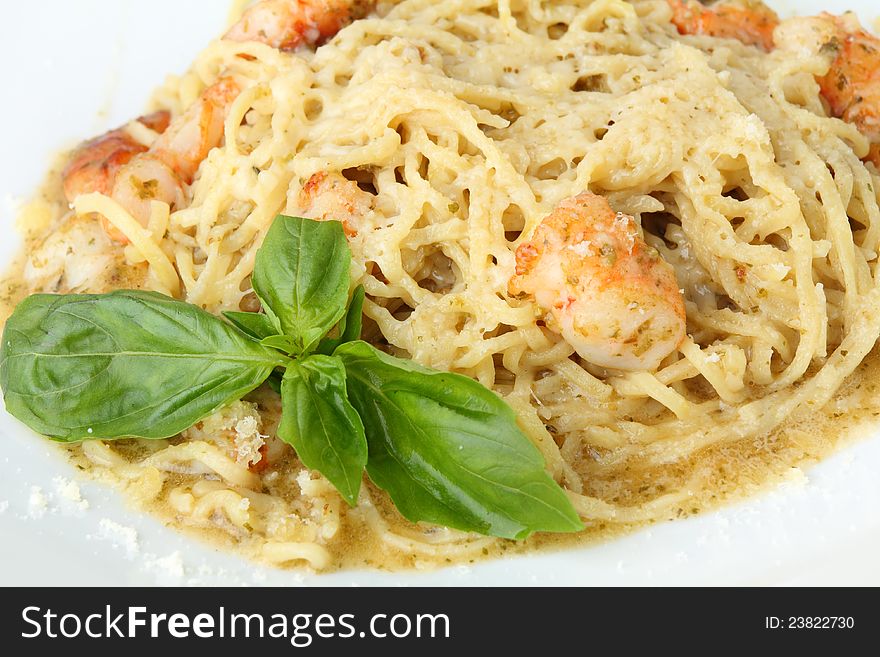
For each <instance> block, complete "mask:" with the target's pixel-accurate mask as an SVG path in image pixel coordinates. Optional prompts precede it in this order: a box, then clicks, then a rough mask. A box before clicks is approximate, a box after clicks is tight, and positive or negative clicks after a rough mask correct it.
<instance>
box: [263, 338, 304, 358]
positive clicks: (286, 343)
mask: <svg viewBox="0 0 880 657" xmlns="http://www.w3.org/2000/svg"><path fill="white" fill-rule="evenodd" d="M260 344H261V345H263V346H264V347H269V348H271V349H277V350H278V351H281V352H283V353H285V354H294V353H296V352H297V351H298V350H299V348H298V347H297V345H296V342H295V341H294V339H293V338H291V337H290V336H287V335H270V336H269V337H268V338H263V339H262V340H260Z"/></svg>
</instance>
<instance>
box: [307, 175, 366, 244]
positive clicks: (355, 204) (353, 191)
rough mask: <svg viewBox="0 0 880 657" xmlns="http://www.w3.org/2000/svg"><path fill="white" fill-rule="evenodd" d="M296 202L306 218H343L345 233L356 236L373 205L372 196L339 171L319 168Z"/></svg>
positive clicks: (339, 219) (323, 219) (321, 219)
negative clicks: (328, 171) (333, 171)
mask: <svg viewBox="0 0 880 657" xmlns="http://www.w3.org/2000/svg"><path fill="white" fill-rule="evenodd" d="M297 205H298V208H299V212H300V213H301V214H302V216H303V217H305V218H306V219H318V220H320V221H328V220H334V221H341V222H342V227H343V228H344V229H345V234H346V235H348V237H355V236H356V235H357V234H358V232H360V231H362V230H363V229H364V226H365V224H364V220H365V219H366V218H367V217H368V216H369V213H370V211H371V210H372V209H373V196H372V195H370V194H369V193H367V192H365V191H364V190H362V189H361V188H360V187H358V186H357V183H355V182H352V181H351V180H347V179H346V178H345V177H343V176H342V175H340V174H338V173H327V172H326V171H319V172H318V173H316V174H314V175H313V176H312V177H311V178H309V179H308V180H307V181H306V184H305V185H303V188H302V190H301V191H300V193H299V198H298V199H297Z"/></svg>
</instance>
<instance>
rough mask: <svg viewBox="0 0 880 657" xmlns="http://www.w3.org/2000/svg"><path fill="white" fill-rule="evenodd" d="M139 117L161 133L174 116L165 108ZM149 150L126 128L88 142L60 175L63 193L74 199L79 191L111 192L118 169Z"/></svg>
mask: <svg viewBox="0 0 880 657" xmlns="http://www.w3.org/2000/svg"><path fill="white" fill-rule="evenodd" d="M137 120H138V122H140V123H142V124H143V125H145V126H147V127H148V128H150V129H151V130H153V131H154V132H157V133H160V134H161V133H163V132H165V130H166V129H167V128H168V124H169V122H170V121H171V115H170V114H169V113H168V112H165V111H162V112H155V113H153V114H149V115H148V116H142V117H140V118H138V119H137ZM146 150H147V147H146V146H144V145H143V144H141V143H140V142H138V141H136V140H135V139H134V138H133V137H132V136H131V135H130V134H129V133H128V132H127V131H126V129H125V128H124V127H123V128H117V129H116V130H111V131H110V132H107V133H106V134H103V135H101V136H100V137H96V138H95V139H92V140H90V141H87V142H85V143H84V144H82V145H80V146H79V147H78V148H77V149H76V150H75V151H74V152H73V154H72V155H71V156H70V162H68V163H67V166H66V167H64V171H63V172H62V174H61V177H62V180H63V181H64V195H65V196H66V197H67V199H68V200H69V201H72V200H73V199H75V198H76V197H77V196H79V195H80V194H88V193H90V192H101V193H102V194H109V193H110V190H111V189H112V188H113V181H114V180H115V178H116V173H117V172H118V171H119V169H120V168H121V167H122V166H123V165H125V164H128V162H129V160H131V158H133V157H134V156H135V155H137V154H139V153H143V152H145V151H146Z"/></svg>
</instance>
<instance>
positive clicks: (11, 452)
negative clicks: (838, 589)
mask: <svg viewBox="0 0 880 657" xmlns="http://www.w3.org/2000/svg"><path fill="white" fill-rule="evenodd" d="M771 4H773V5H775V6H776V7H779V8H780V9H781V10H782V11H783V13H785V10H786V5H788V6H789V7H791V6H794V4H795V3H793V2H789V3H783V2H773V3H771ZM796 4H797V6H798V12H799V13H811V12H816V11H819V10H821V9H823V8H829V4H830V3H828V2H827V0H826V2H821V1H815V0H814V1H809V2H798V3H796ZM872 5H874V3H873V2H872V0H862V1H861V2H859V1H857V0H843V2H842V3H841V4H840V5H835V6H833V7H832V9H833V10H834V11H836V12H840V11H843V10H844V9H845V8H853V9H861V10H862V17H863V19H865V22H866V23H868V24H873V21H874V19H875V18H876V17H877V13H878V10H877V9H873V10H872V9H870V7H871V6H872ZM227 10H228V3H227V1H226V0H199V1H198V2H183V1H182V0H175V1H171V0H150V1H148V2H144V1H143V0H141V1H135V0H124V1H121V0H115V1H111V0H103V1H101V0H29V1H28V2H16V3H12V2H4V3H3V16H2V18H0V61H3V62H4V64H3V78H4V80H3V84H4V86H5V88H6V90H7V91H6V92H5V93H4V94H3V98H4V102H3V103H2V104H0V125H2V126H3V130H2V132H0V134H2V138H0V139H2V141H0V236H2V237H0V263H5V262H7V261H8V259H9V258H10V257H11V254H12V253H13V252H14V251H15V249H16V247H17V244H16V240H15V238H13V237H11V235H12V231H11V226H12V224H13V216H14V212H15V207H16V204H17V203H19V202H20V201H21V200H22V199H24V198H26V197H28V196H29V195H30V194H31V193H32V192H33V190H34V189H35V187H36V186H37V185H38V184H39V182H40V180H41V178H42V176H43V174H44V171H45V170H46V168H47V166H48V163H49V161H50V156H51V155H52V154H53V153H55V152H57V151H58V150H59V149H60V148H62V147H65V146H70V145H72V144H74V143H76V142H77V141H79V140H80V139H82V138H84V137H87V136H91V135H95V134H98V133H100V132H102V131H104V130H106V129H108V128H110V127H114V126H116V125H119V124H121V123H124V122H125V121H127V120H128V119H129V118H130V117H132V116H136V115H138V114H139V113H140V111H141V110H142V109H143V107H144V104H145V102H146V101H147V99H148V97H149V94H150V91H151V90H152V89H153V88H155V87H156V86H157V85H158V84H159V83H161V82H162V80H163V77H164V75H165V74H166V73H168V72H181V71H184V70H185V69H186V67H187V66H188V65H189V63H190V62H191V61H192V59H193V57H194V56H195V55H196V53H197V52H198V51H199V50H200V49H201V48H202V47H203V45H204V44H205V43H207V42H208V40H209V39H211V38H212V37H214V36H215V35H217V34H219V33H220V32H221V30H222V28H223V26H224V24H225V20H226V13H227ZM0 441H2V443H0V445H2V446H0V454H2V456H0V585H28V586H33V585H41V584H65V585H68V584H69V585H75V584H93V585H101V584H103V585H128V584H226V585H238V584H272V585H295V584H310V585H321V584H333V585H347V584H403V585H407V584H426V585H427V584H430V585H460V584H499V585H503V584H548V585H575V584H578V585H591V584H592V585H598V584H869V583H870V584H874V585H877V584H880V560H878V559H877V554H878V550H880V512H878V507H880V476H878V475H877V471H878V467H880V435H877V436H876V437H874V438H872V439H869V440H865V441H862V442H861V443H859V444H858V445H856V446H854V447H853V448H850V449H848V450H846V451H844V452H843V453H841V454H839V455H838V456H836V457H834V458H832V459H830V460H828V461H826V462H825V463H823V464H821V465H820V466H818V467H816V468H813V469H810V470H808V471H807V473H806V478H805V479H801V481H800V483H798V482H797V481H796V480H795V481H794V482H793V483H791V484H787V485H784V486H782V487H780V488H779V489H777V490H775V491H772V492H768V493H767V494H765V495H764V496H761V497H759V498H757V499H753V500H751V501H749V502H748V503H744V504H740V505H736V506H733V507H730V508H727V509H725V510H723V511H721V512H717V513H713V514H708V515H704V516H701V517H699V518H696V519H691V520H686V521H680V522H675V523H665V524H662V525H657V526H654V527H652V528H650V529H647V530H643V531H640V532H637V533H635V534H633V535H630V536H628V537H625V538H623V539H620V540H617V541H614V542H610V543H606V544H603V545H599V546H596V547H591V548H584V549H580V550H572V551H567V552H564V553H555V554H539V555H533V556H529V557H521V558H516V559H509V560H505V561H496V562H492V563H488V564H481V565H478V566H476V567H473V568H466V567H455V568H451V569H446V570H441V571H435V572H431V573H402V574H387V573H384V574H380V573H373V572H357V573H351V572H349V573H340V574H334V575H330V576H311V575H305V576H304V575H302V574H297V573H294V572H290V571H277V570H272V569H268V568H262V567H258V566H254V565H253V564H250V563H246V562H244V561H242V560H241V559H239V558H237V557H235V556H233V555H229V554H222V553H218V552H217V551H215V550H213V549H212V548H210V547H208V546H205V545H204V544H201V543H198V542H195V541H193V540H190V539H187V538H185V537H183V536H181V535H179V534H177V533H176V532H174V531H173V530H171V529H167V528H165V527H163V526H162V525H161V524H160V523H159V522H157V521H156V520H154V519H153V518H151V517H148V516H143V515H142V514H139V513H137V512H134V511H131V510H129V509H127V508H125V506H124V503H123V502H122V500H121V496H120V495H119V494H118V493H116V492H115V491H112V490H110V489H107V488H105V487H103V486H101V485H98V484H95V483H91V482H87V481H84V480H80V479H77V475H76V473H75V472H74V470H73V469H72V468H71V466H69V465H68V464H67V463H66V462H65V461H64V460H63V458H62V457H61V456H60V455H59V454H58V453H57V452H56V451H55V449H54V448H53V447H52V446H51V445H48V444H47V443H46V441H44V440H43V439H40V438H38V437H36V436H35V435H33V434H32V433H30V432H29V431H28V430H27V429H25V428H24V427H22V426H21V425H20V424H18V423H17V422H15V421H14V420H13V419H12V418H10V417H9V416H7V415H5V413H3V412H2V411H0ZM56 477H62V478H64V479H65V480H67V479H74V480H77V481H78V482H79V483H80V485H81V487H82V491H83V495H84V497H85V498H86V499H87V500H88V503H89V508H88V509H87V510H81V509H78V508H76V506H75V505H74V504H72V503H71V502H70V501H69V500H64V499H63V498H62V496H60V495H59V494H58V493H57V491H56V483H55V482H54V481H53V480H54V479H55V478H56ZM34 486H38V487H40V489H41V490H42V494H43V495H44V496H45V497H46V498H47V509H46V511H45V513H44V514H43V515H42V517H39V518H37V517H34V516H36V515H40V514H39V513H35V512H34V511H35V507H34V506H33V505H31V504H30V497H31V490H32V487H34ZM108 521H111V522H113V523H117V524H118V526H122V527H125V528H130V531H129V535H131V534H132V532H136V534H137V541H136V543H132V544H130V545H128V547H126V541H125V540H124V539H123V536H122V535H121V534H119V530H118V527H117V529H116V530H114V529H110V527H112V526H113V525H110V524H108ZM832 612H833V610H832Z"/></svg>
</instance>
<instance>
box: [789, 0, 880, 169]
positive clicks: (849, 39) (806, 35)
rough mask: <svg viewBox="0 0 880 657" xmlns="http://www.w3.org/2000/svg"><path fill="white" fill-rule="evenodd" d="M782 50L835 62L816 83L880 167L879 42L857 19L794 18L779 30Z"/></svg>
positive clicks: (826, 16) (835, 112) (844, 17)
mask: <svg viewBox="0 0 880 657" xmlns="http://www.w3.org/2000/svg"><path fill="white" fill-rule="evenodd" d="M777 39H778V43H779V46H780V47H781V48H785V49H787V50H793V51H803V50H806V51H807V52H810V53H813V54H815V53H822V54H825V55H826V56H827V57H828V58H829V59H831V64H830V66H829V68H828V73H827V74H825V75H824V76H822V77H820V78H818V82H819V88H820V90H821V92H822V96H823V97H824V98H825V100H827V101H828V106H829V109H830V111H831V114H832V115H834V116H836V117H838V118H841V119H843V120H844V121H846V122H848V123H852V124H853V125H854V126H856V127H857V128H858V129H859V131H860V132H861V133H862V134H863V135H865V136H866V137H868V139H870V140H871V142H872V144H871V150H870V153H869V154H868V157H867V158H866V159H869V160H871V161H872V162H874V164H875V165H877V166H878V167H880V39H878V38H877V37H875V36H873V35H871V34H868V33H867V32H866V31H865V30H863V29H862V26H861V25H860V24H859V21H858V19H857V18H856V16H855V14H853V13H851V12H849V13H847V14H844V15H843V16H832V15H831V14H827V13H823V14H820V15H819V16H813V17H806V18H793V19H791V20H788V21H785V22H784V23H783V24H782V25H781V26H780V27H779V29H778V30H777Z"/></svg>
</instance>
